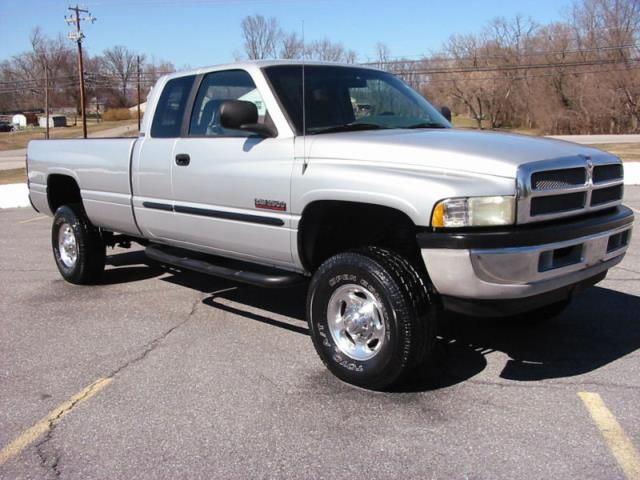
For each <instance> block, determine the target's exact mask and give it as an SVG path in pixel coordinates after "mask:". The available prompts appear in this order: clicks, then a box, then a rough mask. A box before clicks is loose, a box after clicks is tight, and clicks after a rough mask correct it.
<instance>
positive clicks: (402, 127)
mask: <svg viewBox="0 0 640 480" xmlns="http://www.w3.org/2000/svg"><path fill="white" fill-rule="evenodd" d="M147 105H148V110H147V113H146V114H145V117H144V121H143V124H142V129H141V132H140V134H139V137H138V138H122V139H91V140H49V141H32V142H31V143H30V144H29V148H28V154H27V168H28V178H29V192H30V198H31V201H32V204H33V206H34V208H35V209H36V210H38V211H39V212H42V213H46V214H47V215H51V216H53V229H52V244H53V254H54V258H55V261H56V264H57V266H58V269H59V270H60V273H61V274H62V276H63V277H64V278H65V279H66V280H68V281H70V282H73V283H93V282H96V280H97V279H98V278H99V276H100V273H101V272H102V270H103V269H104V265H105V249H106V247H107V246H114V245H117V244H119V245H125V246H126V245H129V244H130V242H132V241H135V242H138V243H140V244H142V245H144V246H145V247H146V253H147V255H148V256H149V257H151V258H152V259H154V260H156V261H159V262H161V263H163V264H168V265H174V266H177V267H179V268H182V269H191V270H196V271H199V272H202V273H207V274H212V275H218V276H222V277H225V278H228V279H233V280H237V281H241V282H247V283H250V284H254V285H261V286H264V287H288V286H291V285H293V284H295V283H297V282H305V281H306V282H308V285H309V287H308V292H309V293H308V297H307V320H308V322H309V328H310V331H311V337H312V339H313V343H314V345H315V348H316V350H317V352H318V354H319V356H320V357H321V359H322V360H323V362H324V363H325V365H327V367H328V368H329V369H330V370H331V371H332V372H333V373H334V374H336V375H337V376H338V377H339V378H341V379H343V380H345V381H348V382H351V383H354V384H356V385H360V386H364V387H367V388H374V389H379V388H386V387H388V386H389V385H390V384H392V383H393V382H395V381H396V380H397V379H398V378H399V377H400V376H401V374H403V372H406V371H408V370H409V369H411V368H414V367H416V366H420V365H423V364H424V363H425V362H426V361H427V359H428V358H429V354H430V352H431V351H432V350H433V345H434V341H435V335H436V320H437V318H438V316H439V312H440V311H441V310H442V309H449V310H452V311H456V312H461V313H466V314H474V315H484V316H497V315H515V314H518V315H520V316H519V317H517V318H520V319H522V318H523V317H524V316H523V315H521V314H525V313H531V312H534V314H535V315H537V316H539V317H548V316H550V315H551V314H552V313H554V312H556V313H557V312H559V311H560V310H561V309H562V308H563V307H564V306H566V305H567V304H568V302H569V301H570V299H571V298H572V296H573V295H574V294H575V293H576V292H578V291H579V290H581V289H583V288H585V287H588V286H590V285H593V284H595V283H596V282H598V281H600V280H602V279H603V278H604V276H605V275H606V273H607V270H608V269H610V268H611V267H613V266H614V265H616V264H617V263H619V262H620V261H621V260H622V258H623V256H624V254H625V251H626V249H627V245H628V244H629V239H630V235H631V228H632V222H633V214H632V212H631V211H630V210H629V209H628V208H626V207H624V206H622V205H621V201H622V196H623V167H622V163H621V161H620V159H618V158H617V157H615V156H613V155H610V154H608V153H605V152H602V151H600V150H597V149H594V148H589V147H585V146H580V145H575V144H572V143H567V142H561V141H556V140H548V139H540V138H532V137H527V136H519V135H510V134H502V133H483V132H476V131H468V130H458V129H454V128H451V124H450V123H449V121H448V120H447V119H446V118H445V116H444V115H443V114H441V112H439V111H438V110H436V109H435V108H434V107H432V106H431V105H430V104H429V103H428V102H427V101H426V100H425V99H424V98H423V97H421V96H420V95H419V94H417V93H416V92H415V91H413V90H412V89H411V88H410V87H409V86H407V85H406V84H405V83H403V82H402V81H401V80H399V79H398V78H396V77H395V76H393V75H391V74H388V73H385V72H381V71H378V70H374V69H369V68H362V67H355V66H349V65H335V64H320V63H312V64H306V65H301V64H299V63H291V62H257V63H244V64H234V65H227V66H218V67H210V68H203V69H200V70H195V71H191V72H182V73H176V74H172V75H169V76H165V77H163V78H161V79H160V80H159V81H158V83H157V85H156V86H155V88H154V89H153V90H152V92H151V94H150V96H149V98H148V103H147ZM309 279H310V280H309ZM514 321H515V320H514Z"/></svg>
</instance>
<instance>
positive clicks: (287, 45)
mask: <svg viewBox="0 0 640 480" xmlns="http://www.w3.org/2000/svg"><path fill="white" fill-rule="evenodd" d="M303 53H304V44H303V43H302V39H300V38H299V37H298V34H297V33H295V32H293V33H287V34H283V35H282V40H281V42H280V53H279V57H280V58H289V59H297V58H302V55H303Z"/></svg>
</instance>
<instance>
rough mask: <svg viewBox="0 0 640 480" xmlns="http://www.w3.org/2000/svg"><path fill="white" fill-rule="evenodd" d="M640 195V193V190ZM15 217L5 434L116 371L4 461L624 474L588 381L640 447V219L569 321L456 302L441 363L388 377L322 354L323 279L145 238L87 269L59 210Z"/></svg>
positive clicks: (1, 344) (18, 464)
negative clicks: (67, 241)
mask: <svg viewBox="0 0 640 480" xmlns="http://www.w3.org/2000/svg"><path fill="white" fill-rule="evenodd" d="M626 202H627V203H628V204H630V205H631V206H632V207H634V208H635V209H636V210H637V211H640V188H638V187H628V188H627V189H626ZM0 216H1V218H2V225H3V228H2V230H1V231H0V284H1V285H2V293H3V295H1V296H0V331H1V332H2V335H0V352H1V353H0V448H4V447H5V446H7V445H9V444H10V443H11V442H12V441H14V440H15V439H20V438H24V437H21V435H23V434H24V432H25V431H27V429H29V428H30V427H32V426H34V425H41V423H38V422H42V420H43V419H47V418H49V417H48V415H51V413H50V412H54V413H55V412H56V411H57V410H56V408H58V407H59V406H60V405H65V401H68V400H69V399H70V398H74V395H78V392H84V391H86V389H87V387H88V386H91V385H95V384H96V382H102V383H99V384H100V385H103V386H104V388H102V390H101V391H100V392H99V393H95V395H94V396H93V397H92V398H90V399H87V400H83V401H82V402H78V403H76V404H73V406H70V407H69V410H68V411H67V410H65V412H66V413H65V415H64V417H63V418H61V420H59V421H57V422H54V427H53V429H52V430H48V433H46V434H44V435H42V436H40V437H38V439H37V440H36V441H35V442H33V443H29V444H27V445H26V446H25V447H24V448H23V449H21V450H20V451H19V454H18V455H17V456H15V457H14V458H12V459H10V460H8V461H6V462H4V463H3V464H2V465H0V478H6V479H14V478H44V479H47V478H51V479H54V478H58V477H60V478H78V479H80V478H153V479H163V478H167V479H173V478H193V479H198V478H202V479H210V478H224V479H236V478H237V479H246V478H287V479H296V478H305V479H306V478H327V479H333V478H351V479H354V480H357V479H378V478H385V479H386V478H400V477H402V478H425V479H426V478H478V479H481V478H519V479H536V480H537V479H557V478H598V479H600V478H601V479H607V480H612V479H613V480H615V479H623V478H624V471H623V469H622V467H621V466H620V464H619V463H618V461H617V460H616V457H615V456H614V455H613V454H612V451H611V450H610V442H608V441H607V440H605V438H604V437H603V435H602V433H601V429H600V428H599V426H598V425H597V424H596V423H595V421H594V418H592V417H593V412H590V411H589V410H588V409H587V406H586V405H585V403H584V402H583V400H581V398H585V397H584V395H583V396H582V397H580V396H578V393H580V392H587V393H592V394H597V396H598V397H597V398H600V399H602V401H603V402H604V405H606V409H607V410H608V411H610V412H611V414H612V415H614V416H615V418H616V421H617V423H618V424H619V426H620V428H621V429H623V430H624V432H625V435H626V436H627V437H628V439H629V441H630V443H631V444H632V445H635V449H638V448H639V447H640V411H639V410H638V405H640V377H639V376H638V365H639V362H640V352H639V350H638V349H639V348H640V321H639V318H640V317H639V314H638V312H639V311H640V238H639V236H638V235H636V236H635V237H634V238H633V239H632V245H631V249H630V251H629V253H628V254H627V257H626V259H625V260H624V262H623V263H622V264H621V265H620V266H618V267H616V268H614V269H613V270H612V271H611V272H609V275H608V277H607V279H606V280H605V281H603V282H602V283H601V284H599V285H598V286H597V287H594V288H591V289H589V290H587V291H586V292H584V293H583V294H582V295H581V296H580V297H578V298H577V299H576V300H575V301H574V303H573V304H572V306H571V307H570V308H569V309H568V310H567V311H566V312H565V313H564V314H563V315H561V316H560V317H558V318H556V319H555V320H545V319H544V318H538V319H537V321H536V320H534V321H531V322H530V323H523V322H522V321H520V322H518V321H513V320H511V321H505V320H490V319H489V320H486V319H485V320H478V319H471V318H466V317H460V316H447V317H445V318H443V319H442V320H441V325H440V336H441V338H440V340H439V342H438V347H437V353H436V357H435V359H434V363H433V366H432V367H431V368H430V369H429V370H426V371H422V372H416V374H415V375H414V376H412V377H411V378H410V379H408V380H407V381H406V382H405V383H404V384H402V385H401V386H400V387H399V388H398V389H397V391H395V392H386V393H374V392H369V391H364V390H360V389H356V388H353V387H351V386H349V385H346V384H344V383H341V382H340V381H338V380H337V379H336V378H334V377H333V376H332V375H331V374H329V373H328V372H327V371H326V370H325V368H324V367H323V366H322V364H321V362H320V361H319V360H318V358H317V356H316V354H315V352H314V350H313V347H312V345H311V341H310V339H309V337H308V334H307V326H306V323H305V321H304V304H305V294H306V292H305V289H304V288H296V289H286V290H261V289H258V288H253V287H248V286H244V285H239V284H235V283H232V282H227V281H223V280H219V279H216V278H212V277H206V276H200V275H196V274H191V273H178V272H176V271H175V270H167V269H164V268H161V267H159V266H158V265H155V264H153V263H147V261H146V259H145V257H144V255H143V254H142V252H141V251H140V250H139V249H133V250H130V251H125V250H120V249H118V250H115V251H110V252H109V253H110V255H109V259H108V263H109V267H108V270H107V272H106V274H105V278H104V283H103V284H102V285H98V286H93V287H80V286H74V285H70V284H68V283H65V282H64V281H63V280H62V279H61V277H60V275H59V274H58V272H57V270H56V268H55V265H54V262H53V260H52V258H51V248H50V245H49V241H50V240H49V237H50V229H49V225H50V220H49V219H48V218H45V217H39V216H38V215H37V214H36V213H35V212H33V211H31V210H30V209H18V210H5V211H2V212H0ZM637 229H638V221H636V231H637V232H638V231H640V230H637ZM637 232H636V233H637ZM101 379H105V380H101ZM82 398H85V397H82Z"/></svg>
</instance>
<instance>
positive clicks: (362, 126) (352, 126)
mask: <svg viewBox="0 0 640 480" xmlns="http://www.w3.org/2000/svg"><path fill="white" fill-rule="evenodd" d="M386 128H387V127H384V126H382V125H377V124H375V123H347V124H345V125H336V126H335V127H327V128H321V129H318V130H314V131H313V132H309V133H312V134H314V135H315V134H317V133H337V132H357V131H359V130H384V129H386Z"/></svg>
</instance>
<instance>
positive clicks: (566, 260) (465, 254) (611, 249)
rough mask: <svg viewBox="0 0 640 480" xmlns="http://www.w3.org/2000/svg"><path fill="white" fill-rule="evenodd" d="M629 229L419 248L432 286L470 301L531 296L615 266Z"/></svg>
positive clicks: (628, 227)
mask: <svg viewBox="0 0 640 480" xmlns="http://www.w3.org/2000/svg"><path fill="white" fill-rule="evenodd" d="M631 230H632V226H631V225H630V224H629V225H624V226H621V227H618V228H615V229H612V230H609V231H605V232H599V233H597V234H593V235H588V236H582V237H578V238H573V239H570V240H564V241H558V242H553V243H546V244H541V245H533V246H526V247H508V248H491V249H482V248H470V249H446V248H422V258H423V260H424V263H425V265H426V267H427V271H428V272H429V276H430V278H431V281H432V282H433V284H434V286H435V288H436V289H437V290H438V292H439V293H440V294H441V295H443V296H449V297H456V298H463V299H470V300H508V299H519V298H526V297H532V296H535V295H540V294H544V293H546V292H550V291H553V290H557V289H560V288H562V287H566V286H569V285H573V284H577V283H580V282H582V281H583V280H586V279H588V278H591V277H594V276H596V275H598V274H600V273H602V272H605V271H606V270H608V269H609V268H611V267H613V266H614V265H616V264H618V263H619V262H620V261H621V260H622V258H623V257H624V253H625V252H626V250H627V248H628V245H629V240H630V238H631Z"/></svg>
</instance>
